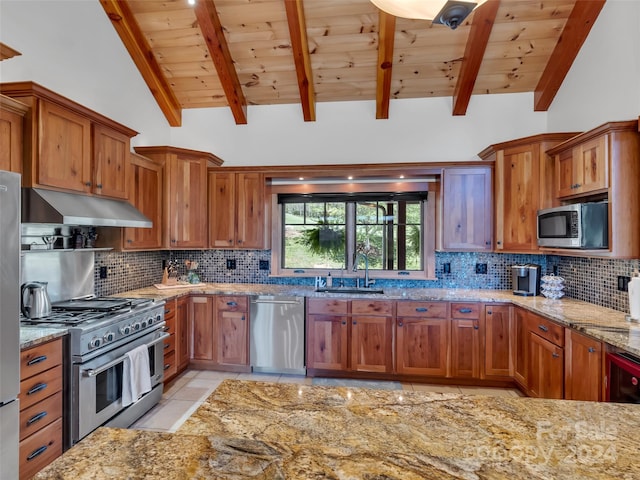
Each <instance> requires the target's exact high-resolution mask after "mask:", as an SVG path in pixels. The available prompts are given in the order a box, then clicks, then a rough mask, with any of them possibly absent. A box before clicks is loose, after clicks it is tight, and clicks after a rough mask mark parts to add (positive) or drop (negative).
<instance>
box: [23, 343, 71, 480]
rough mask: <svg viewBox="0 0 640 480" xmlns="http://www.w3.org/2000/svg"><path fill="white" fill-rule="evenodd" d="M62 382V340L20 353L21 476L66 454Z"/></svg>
mask: <svg viewBox="0 0 640 480" xmlns="http://www.w3.org/2000/svg"><path fill="white" fill-rule="evenodd" d="M62 385H63V367H62V339H60V338H59V339H56V340H53V341H51V342H47V343H44V344H42V345H38V346H35V347H33V348H30V349H26V350H23V351H22V352H20V395H19V397H18V398H19V400H20V446H19V455H20V463H19V475H20V478H21V479H26V478H31V477H33V475H35V474H36V473H37V472H38V471H39V470H41V469H42V468H44V467H45V466H46V465H48V464H49V463H51V462H52V461H53V460H54V459H55V458H57V457H59V456H60V455H62V411H63V408H62Z"/></svg>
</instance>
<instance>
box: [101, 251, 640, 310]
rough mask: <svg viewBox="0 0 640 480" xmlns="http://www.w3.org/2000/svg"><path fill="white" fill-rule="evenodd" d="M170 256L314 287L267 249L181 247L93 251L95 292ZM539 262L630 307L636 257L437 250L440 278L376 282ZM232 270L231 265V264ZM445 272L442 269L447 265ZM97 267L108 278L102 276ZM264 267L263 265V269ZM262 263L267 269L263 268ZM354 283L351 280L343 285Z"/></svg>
mask: <svg viewBox="0 0 640 480" xmlns="http://www.w3.org/2000/svg"><path fill="white" fill-rule="evenodd" d="M166 260H174V261H177V263H178V265H179V266H180V267H179V269H178V274H179V275H185V274H186V268H185V267H184V261H185V260H192V261H196V262H198V263H199V266H198V269H197V273H198V275H199V276H200V279H201V280H202V281H203V282H214V283H271V284H281V285H313V281H314V279H313V278H300V277H277V278H270V277H269V269H268V267H269V265H270V261H271V251H270V250H181V251H161V252H131V253H122V252H97V253H96V258H95V290H96V295H112V294H115V293H119V292H123V291H127V290H134V289H137V288H142V287H146V286H149V285H152V284H154V283H160V281H161V280H162V264H163V261H166ZM523 263H537V264H540V265H541V267H542V272H543V275H544V274H545V273H551V272H552V271H553V268H554V267H556V268H557V270H558V274H559V275H560V276H561V277H563V278H564V279H565V281H566V290H565V293H566V295H567V296H568V297H571V298H576V299H579V300H585V301H587V302H591V303H595V304H597V305H601V306H604V307H609V308H613V309H616V310H619V311H628V308H629V302H628V298H627V293H626V292H620V291H618V290H617V277H618V275H624V276H630V275H631V272H633V271H634V270H640V260H610V259H597V258H574V257H564V256H555V255H548V256H545V255H519V254H502V253H475V252H465V253H451V252H438V253H436V275H437V277H438V280H432V281H425V280H410V281H408V280H387V279H381V280H378V281H377V283H376V285H377V286H379V287H398V288H484V289H495V290H510V289H511V288H512V287H511V265H515V264H523ZM233 264H235V268H229V267H232V266H234V265H233ZM446 264H448V266H449V269H450V270H449V273H445V271H444V270H445V265H446ZM476 264H486V265H487V273H486V274H483V273H476ZM100 267H106V268H107V278H106V279H103V278H100ZM261 267H262V268H261ZM265 267H266V269H265ZM351 283H353V281H352V280H349V281H348V282H347V284H348V285H349V284H351Z"/></svg>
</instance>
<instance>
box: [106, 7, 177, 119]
mask: <svg viewBox="0 0 640 480" xmlns="http://www.w3.org/2000/svg"><path fill="white" fill-rule="evenodd" d="M100 3H101V4H102V8H104V11H105V12H106V13H107V16H108V17H109V19H110V20H111V23H112V24H113V26H114V28H115V29H116V32H117V33H118V35H119V36H120V39H121V40H122V43H123V44H124V46H125V48H126V49H127V51H128V52H129V55H130V56H131V59H132V60H133V63H135V64H136V67H138V71H139V72H140V74H141V75H142V78H143V79H144V81H145V82H146V84H147V86H148V87H149V90H151V94H152V95H153V97H154V98H155V99H156V102H157V103H158V106H159V107H160V110H162V113H164V116H165V117H166V119H167V121H168V122H169V125H171V126H172V127H179V126H180V125H182V107H181V105H180V102H179V101H178V99H177V97H176V96H175V94H174V93H173V90H171V86H170V85H169V82H168V81H167V79H166V78H165V76H164V75H163V73H162V69H161V68H160V65H159V64H158V62H157V61H156V59H155V57H154V56H153V52H152V51H151V47H150V46H149V43H148V42H147V39H146V38H145V36H144V34H143V33H142V30H141V29H140V26H139V25H138V23H137V22H136V20H135V17H134V16H133V12H132V11H131V9H130V8H129V6H128V5H127V3H126V2H124V1H122V0H100Z"/></svg>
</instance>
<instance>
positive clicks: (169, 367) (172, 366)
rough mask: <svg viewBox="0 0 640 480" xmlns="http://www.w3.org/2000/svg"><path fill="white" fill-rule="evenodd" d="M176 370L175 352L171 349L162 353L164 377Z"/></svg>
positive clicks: (174, 372) (173, 373)
mask: <svg viewBox="0 0 640 480" xmlns="http://www.w3.org/2000/svg"><path fill="white" fill-rule="evenodd" d="M177 371H178V365H177V364H176V352H175V351H171V352H169V353H165V355H164V378H165V380H166V379H167V378H170V377H173V376H174V375H175V374H176V373H177Z"/></svg>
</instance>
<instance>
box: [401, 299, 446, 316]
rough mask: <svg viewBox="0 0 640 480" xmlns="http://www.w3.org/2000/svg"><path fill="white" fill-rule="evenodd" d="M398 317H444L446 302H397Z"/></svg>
mask: <svg viewBox="0 0 640 480" xmlns="http://www.w3.org/2000/svg"><path fill="white" fill-rule="evenodd" d="M397 308H398V317H418V318H446V317H447V304H446V302H398V307H397Z"/></svg>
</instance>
